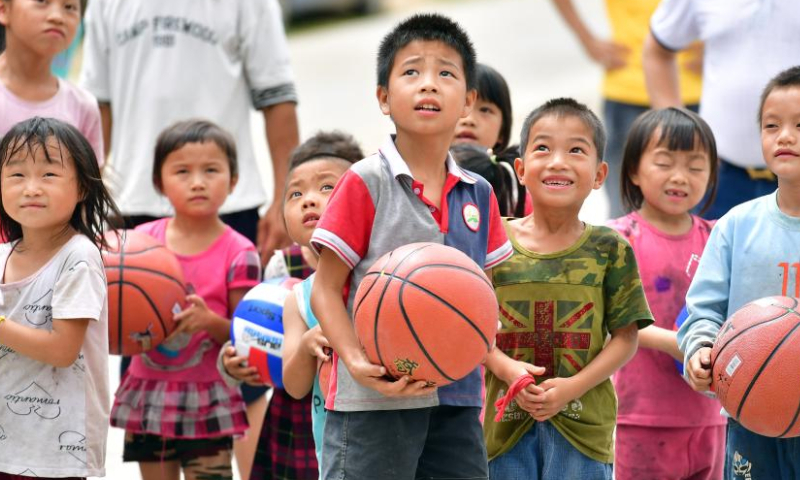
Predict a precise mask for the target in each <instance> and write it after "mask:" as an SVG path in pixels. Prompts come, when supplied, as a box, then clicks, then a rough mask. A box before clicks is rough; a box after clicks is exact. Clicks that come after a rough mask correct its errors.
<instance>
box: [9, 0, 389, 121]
mask: <svg viewBox="0 0 800 480" xmlns="http://www.w3.org/2000/svg"><path fill="white" fill-rule="evenodd" d="M0 1H2V0H0ZM375 96H377V97H378V105H380V107H381V112H383V114H384V115H391V114H392V110H391V108H389V89H387V88H386V87H384V86H382V85H378V91H377V92H375Z"/></svg>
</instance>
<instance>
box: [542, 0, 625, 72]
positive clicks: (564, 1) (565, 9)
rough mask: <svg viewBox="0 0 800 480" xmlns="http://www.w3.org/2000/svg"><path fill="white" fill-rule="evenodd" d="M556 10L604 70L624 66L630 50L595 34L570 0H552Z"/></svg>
mask: <svg viewBox="0 0 800 480" xmlns="http://www.w3.org/2000/svg"><path fill="white" fill-rule="evenodd" d="M553 3H554V4H555V6H556V10H558V13H559V14H560V15H561V18H562V19H564V21H565V22H566V23H567V25H568V26H569V28H570V29H571V30H572V31H573V32H574V33H575V35H576V36H577V37H578V40H579V41H580V42H581V45H583V48H584V50H586V53H587V54H588V55H589V56H590V57H592V60H594V61H596V62H597V63H599V64H600V65H602V66H603V68H605V69H606V70H613V69H615V68H621V67H624V66H625V65H626V64H627V63H628V61H627V56H628V55H629V54H630V50H629V49H628V47H626V46H625V45H623V44H620V43H616V42H613V41H610V40H604V39H601V38H598V37H597V36H595V35H594V34H593V33H592V32H591V31H590V30H589V29H588V28H587V27H586V24H585V23H584V22H583V21H582V20H581V18H580V16H579V15H578V12H577V11H576V10H575V6H574V5H573V3H572V0H553Z"/></svg>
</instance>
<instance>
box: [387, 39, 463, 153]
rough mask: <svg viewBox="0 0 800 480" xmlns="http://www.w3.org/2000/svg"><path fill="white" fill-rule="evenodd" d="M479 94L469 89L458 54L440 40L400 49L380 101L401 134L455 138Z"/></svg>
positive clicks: (415, 43) (418, 42)
mask: <svg viewBox="0 0 800 480" xmlns="http://www.w3.org/2000/svg"><path fill="white" fill-rule="evenodd" d="M476 95H477V93H476V91H475V90H467V82H466V78H465V75H464V68H463V62H462V60H461V56H460V55H459V54H458V52H457V51H456V50H455V49H453V48H451V47H449V46H447V45H446V44H444V43H443V42H439V41H425V40H415V41H413V42H411V43H409V44H408V45H406V46H405V47H403V48H401V49H400V50H398V52H397V55H395V57H394V63H393V65H392V69H391V71H390V72H389V82H388V87H382V86H379V87H378V102H379V103H380V107H381V111H382V112H383V113H384V115H390V116H391V118H392V121H393V122H394V123H395V126H396V127H397V133H398V135H402V134H404V133H406V132H408V133H412V134H416V135H435V134H443V135H447V136H448V141H449V138H450V137H452V136H453V133H454V131H455V127H456V124H457V123H458V120H459V119H460V118H462V117H465V116H467V115H469V113H470V112H471V111H472V106H473V104H474V103H475V97H476Z"/></svg>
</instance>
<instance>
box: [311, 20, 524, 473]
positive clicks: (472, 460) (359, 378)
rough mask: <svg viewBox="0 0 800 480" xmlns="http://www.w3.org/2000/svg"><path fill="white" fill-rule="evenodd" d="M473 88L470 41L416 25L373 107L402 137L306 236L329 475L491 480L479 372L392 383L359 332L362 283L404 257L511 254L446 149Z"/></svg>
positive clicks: (474, 184) (392, 54)
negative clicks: (327, 370)
mask: <svg viewBox="0 0 800 480" xmlns="http://www.w3.org/2000/svg"><path fill="white" fill-rule="evenodd" d="M474 78H475V52H474V49H473V47H472V44H471V42H470V40H469V38H468V37H467V35H466V33H465V32H464V31H463V30H462V29H461V28H460V27H459V26H458V25H457V24H455V23H454V22H452V21H451V20H449V19H447V18H445V17H442V16H440V15H415V16H413V17H411V18H409V19H408V20H406V21H404V22H402V23H401V24H400V25H398V26H397V27H396V28H395V29H394V30H393V31H392V32H390V33H389V34H388V35H387V36H386V37H385V38H384V40H383V42H382V43H381V46H380V49H379V52H378V90H377V97H378V102H379V104H380V108H381V111H382V112H383V113H384V114H385V115H389V116H390V117H391V119H392V120H393V121H394V123H395V126H396V129H397V135H396V136H394V137H392V138H388V139H387V141H386V143H385V144H384V145H383V147H381V149H380V151H379V152H378V153H377V154H375V155H372V156H371V157H368V158H366V159H364V160H362V161H361V162H358V163H356V164H355V165H353V167H351V169H350V170H349V171H348V172H347V173H345V175H344V176H343V177H342V178H341V180H339V183H338V184H337V186H336V189H335V190H334V192H333V194H332V195H331V198H330V201H329V203H328V208H327V209H326V210H325V213H324V215H323V216H322V218H321V219H320V221H319V223H318V225H317V229H316V230H315V231H314V235H313V236H312V239H311V243H312V247H313V248H315V249H316V250H318V251H320V260H319V266H318V269H317V274H316V281H315V282H314V287H313V291H312V294H311V304H312V307H313V310H314V312H317V313H319V315H318V317H319V322H320V325H321V326H322V330H323V332H324V333H325V336H326V337H327V338H328V341H329V342H330V344H331V346H332V347H333V350H334V356H333V369H334V371H333V373H332V375H331V383H332V385H331V387H330V388H329V391H328V394H327V398H326V408H327V409H328V410H329V412H328V417H327V421H326V424H325V433H324V446H323V456H322V472H323V478H326V479H333V478H337V479H338V478H348V479H378V478H380V479H384V478H385V479H393V480H402V479H408V480H414V479H422V478H448V479H462V478H463V479H487V478H488V473H487V460H486V458H487V457H486V447H485V444H484V441H483V434H482V430H481V422H480V418H479V417H480V409H481V405H482V400H483V399H482V395H481V389H482V382H483V380H482V378H481V372H480V369H479V368H476V369H475V370H474V371H473V372H472V373H470V374H469V375H468V376H467V377H465V378H464V379H462V380H460V381H458V382H455V383H452V384H450V385H447V386H445V387H442V388H439V389H437V388H435V387H431V386H428V385H427V384H426V382H424V381H417V382H414V381H411V380H410V378H409V377H404V378H401V379H399V380H397V381H389V380H387V379H386V378H385V377H384V375H385V374H386V369H385V368H383V367H382V366H379V365H374V364H372V363H370V361H369V360H368V359H367V357H366V355H365V354H364V351H363V349H362V347H361V344H360V342H359V339H358V338H357V337H356V334H355V330H354V328H353V325H352V322H351V313H352V302H353V296H354V295H355V291H356V289H357V287H358V284H359V282H360V281H361V279H362V278H363V276H364V274H365V273H366V271H367V269H368V268H369V267H370V266H371V265H372V264H373V263H374V262H375V260H377V259H378V258H379V257H381V256H382V255H383V254H384V253H386V252H389V251H391V250H394V249H395V248H397V247H400V246H402V245H405V244H408V243H414V242H437V243H442V244H445V245H449V246H451V247H455V248H457V249H459V250H461V251H462V252H464V253H466V254H467V255H469V256H470V257H471V258H472V259H473V260H474V261H475V262H476V263H477V264H478V265H481V266H483V267H484V268H486V269H489V268H491V267H493V266H495V265H497V264H499V263H500V262H502V261H504V260H505V259H506V258H508V257H509V256H510V255H511V245H510V243H509V242H508V239H507V237H506V235H505V232H504V231H503V227H502V223H501V220H500V214H499V211H498V207H497V200H496V198H495V196H494V193H492V190H491V187H490V186H489V184H488V183H487V182H486V181H485V180H484V179H482V178H480V177H477V176H475V175H474V174H471V173H469V172H466V171H463V170H461V169H460V168H459V167H458V166H457V165H456V163H455V161H454V160H453V158H452V157H451V156H450V155H449V153H448V148H449V146H450V142H451V141H452V138H453V135H454V133H455V128H456V125H457V123H458V120H459V119H460V118H463V117H465V116H467V115H468V114H469V113H470V110H471V108H472V106H473V104H474V102H475V97H476V92H475V89H474ZM343 290H344V291H346V292H348V293H347V299H346V300H345V299H343V298H342V291H343ZM427 321H430V322H435V321H436V319H435V318H430V319H427Z"/></svg>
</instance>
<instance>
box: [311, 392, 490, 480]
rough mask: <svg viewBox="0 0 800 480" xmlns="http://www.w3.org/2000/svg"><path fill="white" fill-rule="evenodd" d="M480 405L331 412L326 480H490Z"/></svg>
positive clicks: (327, 428)
mask: <svg viewBox="0 0 800 480" xmlns="http://www.w3.org/2000/svg"><path fill="white" fill-rule="evenodd" d="M479 416H480V408H475V407H451V406H438V407H429V408H416V409H411V410H379V411H368V412H336V411H329V412H328V417H327V419H326V421H325V434H324V446H323V448H322V478H324V479H325V480H344V479H346V480H375V479H391V480H423V479H431V480H433V479H448V480H459V479H463V480H467V479H469V480H488V478H489V477H488V472H487V466H486V444H485V443H484V440H483V428H482V427H481V422H480V419H479Z"/></svg>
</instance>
